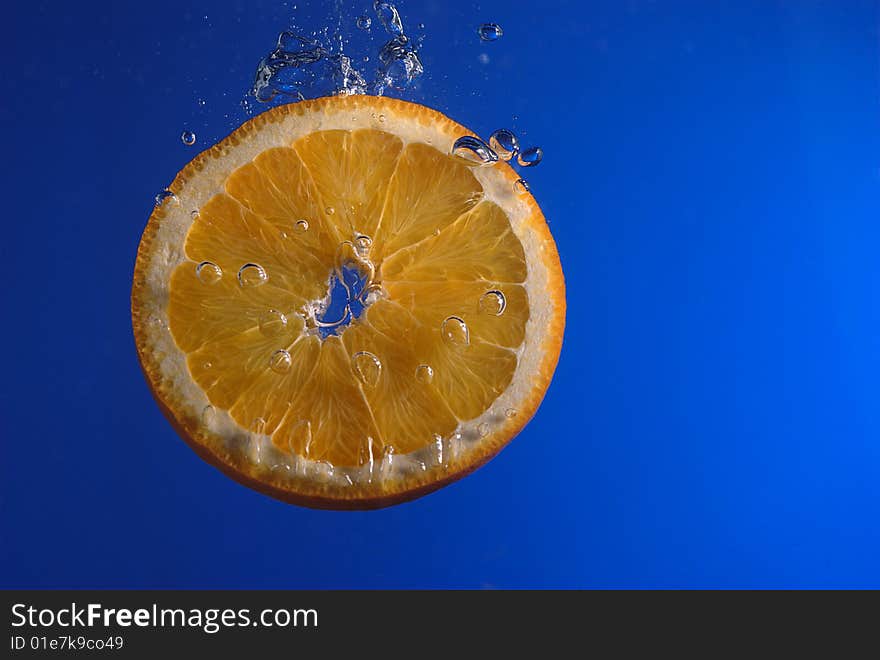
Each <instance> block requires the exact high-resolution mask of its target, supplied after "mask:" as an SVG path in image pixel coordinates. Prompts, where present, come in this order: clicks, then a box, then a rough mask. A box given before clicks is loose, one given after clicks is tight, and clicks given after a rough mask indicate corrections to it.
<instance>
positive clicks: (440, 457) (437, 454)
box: [433, 433, 448, 466]
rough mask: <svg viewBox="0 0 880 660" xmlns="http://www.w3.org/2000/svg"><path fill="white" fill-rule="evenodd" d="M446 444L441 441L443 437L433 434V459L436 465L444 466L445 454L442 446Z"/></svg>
mask: <svg viewBox="0 0 880 660" xmlns="http://www.w3.org/2000/svg"><path fill="white" fill-rule="evenodd" d="M445 444H446V441H445V440H443V436H441V435H438V434H436V433H435V434H434V447H433V448H434V458H435V459H436V464H437V465H443V466H445V465H446V461H447V460H448V459H447V458H446V453H445V452H444V451H443V445H445Z"/></svg>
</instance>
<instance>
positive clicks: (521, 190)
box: [513, 179, 531, 195]
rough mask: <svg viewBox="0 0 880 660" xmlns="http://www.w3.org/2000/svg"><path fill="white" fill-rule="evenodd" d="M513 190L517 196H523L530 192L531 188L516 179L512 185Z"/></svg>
mask: <svg viewBox="0 0 880 660" xmlns="http://www.w3.org/2000/svg"><path fill="white" fill-rule="evenodd" d="M513 190H514V192H516V193H517V194H519V195H525V194H526V193H527V192H529V191H530V190H531V187H530V186H529V182H528V181H526V180H525V179H517V180H516V183H514V184H513Z"/></svg>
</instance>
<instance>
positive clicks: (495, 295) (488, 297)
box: [479, 290, 507, 316]
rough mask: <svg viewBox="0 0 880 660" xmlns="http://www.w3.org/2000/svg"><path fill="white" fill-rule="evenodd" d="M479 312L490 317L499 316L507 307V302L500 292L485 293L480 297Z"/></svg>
mask: <svg viewBox="0 0 880 660" xmlns="http://www.w3.org/2000/svg"><path fill="white" fill-rule="evenodd" d="M479 307H480V311H481V312H482V313H483V314H489V315H491V316H501V315H502V314H503V313H504V309H505V308H506V307H507V300H506V299H505V298H504V294H503V293H501V292H500V291H494V290H493V291H487V292H486V293H484V294H483V295H482V296H480V304H479Z"/></svg>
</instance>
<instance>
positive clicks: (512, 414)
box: [504, 408, 516, 419]
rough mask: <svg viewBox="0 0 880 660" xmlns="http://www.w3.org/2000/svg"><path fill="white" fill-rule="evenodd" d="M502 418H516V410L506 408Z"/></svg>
mask: <svg viewBox="0 0 880 660" xmlns="http://www.w3.org/2000/svg"><path fill="white" fill-rule="evenodd" d="M504 416H505V417H507V419H513V418H514V417H516V410H514V409H513V408H508V409H507V410H505V411H504Z"/></svg>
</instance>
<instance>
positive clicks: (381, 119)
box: [379, 115, 385, 124]
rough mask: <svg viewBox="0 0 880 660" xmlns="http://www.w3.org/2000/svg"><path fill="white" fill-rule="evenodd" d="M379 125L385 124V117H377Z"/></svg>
mask: <svg viewBox="0 0 880 660" xmlns="http://www.w3.org/2000/svg"><path fill="white" fill-rule="evenodd" d="M379 123H380V124H384V123H385V115H379Z"/></svg>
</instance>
